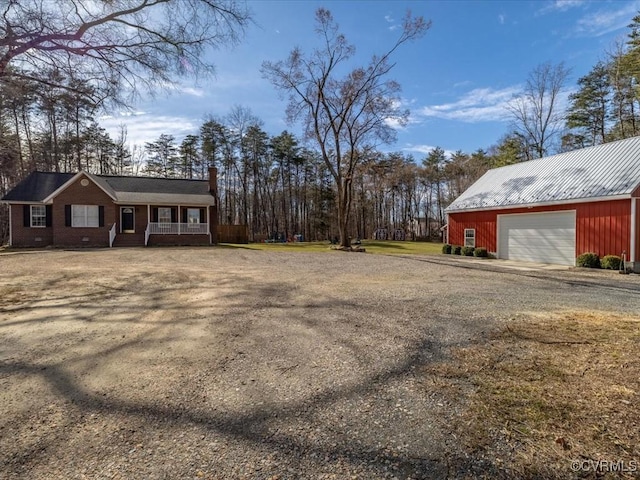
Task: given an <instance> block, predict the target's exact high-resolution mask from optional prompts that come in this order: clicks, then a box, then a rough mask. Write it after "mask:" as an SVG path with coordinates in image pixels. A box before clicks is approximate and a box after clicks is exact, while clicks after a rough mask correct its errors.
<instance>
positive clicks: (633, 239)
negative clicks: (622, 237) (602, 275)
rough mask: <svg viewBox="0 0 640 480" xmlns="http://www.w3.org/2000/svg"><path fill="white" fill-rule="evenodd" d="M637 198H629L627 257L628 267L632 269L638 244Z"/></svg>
mask: <svg viewBox="0 0 640 480" xmlns="http://www.w3.org/2000/svg"><path fill="white" fill-rule="evenodd" d="M637 212H638V199H637V198H632V199H631V248H630V249H629V250H630V251H629V258H630V259H631V262H630V263H631V265H630V267H631V268H632V269H633V268H634V267H635V264H636V261H635V260H636V251H637V248H638V246H637V245H636V237H637V236H638V234H637V232H638V225H637V221H636V218H637V216H638V214H637Z"/></svg>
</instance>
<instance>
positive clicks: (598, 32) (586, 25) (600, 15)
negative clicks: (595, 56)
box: [575, 1, 640, 37]
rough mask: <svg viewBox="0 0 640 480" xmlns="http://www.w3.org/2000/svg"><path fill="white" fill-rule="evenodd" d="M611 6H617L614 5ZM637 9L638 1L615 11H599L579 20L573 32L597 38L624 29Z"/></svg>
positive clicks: (639, 7) (638, 7)
mask: <svg viewBox="0 0 640 480" xmlns="http://www.w3.org/2000/svg"><path fill="white" fill-rule="evenodd" d="M612 5H615V6H619V4H615V3H614V4H612ZM639 9H640V2H638V1H636V2H632V3H628V4H625V5H624V6H622V7H620V8H618V9H616V10H605V9H600V10H599V11H597V12H594V13H590V14H588V15H585V16H584V17H582V18H581V19H579V20H578V24H577V26H576V30H575V32H576V33H577V34H578V35H589V36H594V37H599V36H602V35H606V34H607V33H611V32H614V31H616V30H620V29H622V28H626V27H627V25H628V24H629V23H630V21H631V18H633V16H634V15H636V14H637V12H638V10H639Z"/></svg>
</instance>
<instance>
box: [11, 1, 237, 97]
mask: <svg viewBox="0 0 640 480" xmlns="http://www.w3.org/2000/svg"><path fill="white" fill-rule="evenodd" d="M2 4H3V6H2V7H0V81H2V82H6V81H8V80H10V79H11V78H15V77H22V78H26V79H31V80H36V81H38V82H41V83H45V84H50V85H52V86H55V87H63V88H71V87H69V85H68V84H67V83H66V82H63V81H61V82H56V81H55V79H51V78H49V79H47V78H45V77H43V75H42V72H55V73H56V75H57V76H58V77H59V78H61V79H63V80H68V79H76V80H80V81H83V82H87V83H89V84H91V85H92V86H93V87H94V94H95V96H94V101H95V102H96V103H99V102H100V101H103V100H105V99H107V98H109V99H112V100H113V99H121V98H128V97H131V96H133V95H135V93H136V92H137V91H138V87H140V86H144V87H146V88H147V89H148V90H150V91H153V89H155V88H157V87H158V86H163V85H165V86H166V85H167V84H171V83H172V80H173V78H174V75H176V74H186V75H198V74H202V73H209V72H211V71H212V68H213V67H212V65H211V64H210V63H208V62H207V60H206V59H205V58H204V56H203V53H204V51H205V48H206V47H211V46H213V47H218V46H220V45H224V44H229V43H234V42H236V41H237V40H238V38H239V34H240V33H241V32H242V31H243V29H244V28H245V27H246V25H247V23H248V21H249V14H248V11H247V10H246V9H245V8H244V7H241V6H240V5H239V4H237V3H236V2H235V1H233V0H109V1H95V2H94V1H91V2H87V1H84V0H19V1H18V0H5V1H3V2H2ZM123 92H126V94H125V95H122V94H123Z"/></svg>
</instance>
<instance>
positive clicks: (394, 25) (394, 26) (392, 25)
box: [384, 15, 400, 31]
mask: <svg viewBox="0 0 640 480" xmlns="http://www.w3.org/2000/svg"><path fill="white" fill-rule="evenodd" d="M384 20H385V22H387V23H389V24H390V25H389V30H391V31H393V30H397V29H398V28H399V27H400V25H398V24H397V23H396V21H395V20H394V18H393V17H392V16H391V15H385V16H384Z"/></svg>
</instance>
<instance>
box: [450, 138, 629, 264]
mask: <svg viewBox="0 0 640 480" xmlns="http://www.w3.org/2000/svg"><path fill="white" fill-rule="evenodd" d="M639 197H640V137H633V138H629V139H625V140H620V141H617V142H611V143H607V144H603V145H598V146H595V147H590V148H585V149H582V150H575V151H572V152H567V153H562V154H559V155H554V156H551V157H545V158H541V159H538V160H532V161H529V162H523V163H519V164H516V165H510V166H507V167H502V168H497V169H493V170H490V171H488V172H487V173H486V174H485V175H484V176H482V177H481V178H480V179H479V180H478V181H477V182H476V183H474V184H473V185H472V186H471V187H470V188H469V189H468V190H467V191H465V192H464V193H463V194H462V195H461V196H460V197H458V198H457V199H456V200H455V201H454V202H453V203H452V204H451V205H450V206H449V207H448V208H447V214H448V242H449V243H451V244H455V245H465V244H467V245H473V246H476V247H485V248H487V250H489V251H490V252H493V253H495V254H496V255H497V256H498V257H499V258H510V259H515V260H529V261H541V262H544V263H559V264H568V265H573V264H574V262H575V257H576V256H578V255H580V254H581V253H584V252H595V253H597V254H598V255H600V256H604V255H608V254H614V255H622V254H623V253H625V254H626V258H627V260H628V261H629V262H632V263H631V264H630V265H629V266H631V267H632V268H633V267H634V264H635V268H636V269H638V268H639V267H640V253H639V251H638V250H639V248H638V247H639V245H640V205H639V204H640V202H639V200H638V198H639Z"/></svg>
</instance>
